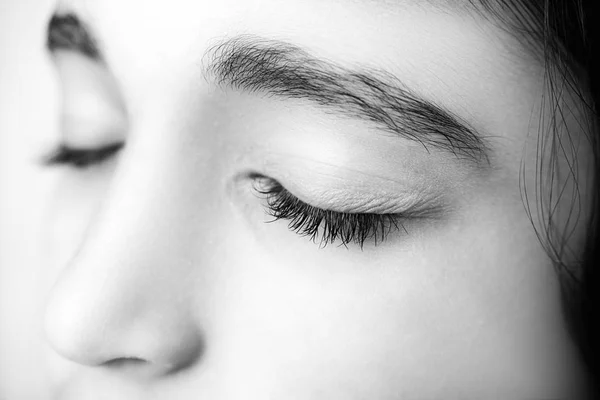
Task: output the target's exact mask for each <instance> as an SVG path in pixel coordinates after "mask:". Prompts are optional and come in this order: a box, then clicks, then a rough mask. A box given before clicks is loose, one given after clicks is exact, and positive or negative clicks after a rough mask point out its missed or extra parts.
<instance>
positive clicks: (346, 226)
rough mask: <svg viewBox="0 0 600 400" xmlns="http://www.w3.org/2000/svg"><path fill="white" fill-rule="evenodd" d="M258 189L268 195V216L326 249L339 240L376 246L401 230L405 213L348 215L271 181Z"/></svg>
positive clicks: (263, 181)
mask: <svg viewBox="0 0 600 400" xmlns="http://www.w3.org/2000/svg"><path fill="white" fill-rule="evenodd" d="M256 182H257V184H256V185H255V187H254V188H255V190H256V191H257V192H258V193H259V194H261V195H264V196H265V198H266V201H267V207H266V208H267V213H268V214H269V215H270V216H272V217H273V220H271V221H268V222H275V221H277V220H287V221H289V222H288V228H289V229H290V230H291V231H293V232H295V233H297V234H299V235H300V236H305V237H308V238H310V239H311V240H312V241H313V242H315V243H317V242H318V243H319V247H321V248H323V247H325V246H327V245H328V244H333V243H334V242H336V241H339V242H340V245H343V246H345V247H348V244H351V243H354V244H356V245H358V246H360V248H361V249H362V248H363V247H364V245H365V243H366V242H367V241H370V242H373V243H374V244H375V245H377V244H378V243H381V242H383V241H385V240H386V239H387V237H388V236H389V234H390V233H392V232H394V231H398V230H400V229H402V230H404V231H405V232H406V229H405V228H404V226H403V225H402V224H401V223H400V220H401V219H403V218H406V217H405V216H403V215H402V214H374V213H344V212H337V211H332V210H323V209H320V208H317V207H314V206H311V205H309V204H306V203H304V202H303V201H301V200H300V199H298V198H297V197H295V196H294V195H293V194H291V193H290V192H288V191H287V190H286V189H285V188H284V187H283V186H282V185H281V184H280V183H279V182H277V181H274V180H272V179H269V178H262V179H259V180H257V181H256Z"/></svg>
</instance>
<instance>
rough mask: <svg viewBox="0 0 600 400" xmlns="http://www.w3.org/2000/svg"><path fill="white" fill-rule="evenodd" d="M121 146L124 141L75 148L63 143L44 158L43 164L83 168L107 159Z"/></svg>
mask: <svg viewBox="0 0 600 400" xmlns="http://www.w3.org/2000/svg"><path fill="white" fill-rule="evenodd" d="M123 146H124V143H113V144H110V145H107V146H103V147H98V148H90V149H77V148H73V147H70V146H69V145H67V144H64V143H63V144H61V145H59V146H58V147H57V148H56V149H55V150H53V151H52V152H51V153H50V154H49V155H48V156H46V157H45V158H44V160H43V164H44V165H46V166H57V165H68V166H72V167H74V168H78V169H85V168H89V167H92V166H94V165H99V164H102V163H103V162H105V161H108V160H109V159H110V158H112V157H114V156H115V155H116V154H117V153H118V152H119V151H120V150H121V149H122V148H123Z"/></svg>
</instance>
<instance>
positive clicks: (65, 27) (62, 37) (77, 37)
mask: <svg viewBox="0 0 600 400" xmlns="http://www.w3.org/2000/svg"><path fill="white" fill-rule="evenodd" d="M46 48H47V49H48V50H49V51H50V52H51V53H54V52H56V51H58V50H69V51H74V52H76V53H80V54H82V55H84V56H86V57H89V58H91V59H93V60H95V61H101V60H102V55H101V54H100V50H99V48H98V42H97V40H96V39H95V38H94V36H93V35H92V34H91V32H90V30H89V28H88V27H87V26H86V25H85V24H84V23H83V22H82V21H81V20H80V19H79V17H78V16H77V15H75V14H73V13H67V14H54V15H52V18H50V21H49V22H48V28H47V32H46Z"/></svg>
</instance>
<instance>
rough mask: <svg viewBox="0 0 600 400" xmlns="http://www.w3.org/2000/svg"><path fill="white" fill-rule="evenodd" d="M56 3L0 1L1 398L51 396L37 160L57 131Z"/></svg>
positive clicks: (44, 190)
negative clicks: (52, 36) (48, 38)
mask: <svg viewBox="0 0 600 400" xmlns="http://www.w3.org/2000/svg"><path fill="white" fill-rule="evenodd" d="M53 3H54V1H53V0H0V399H1V400H22V399H23V400H28V399H36V400H37V399H47V398H48V397H47V393H45V389H44V386H45V385H44V379H45V377H44V372H43V371H44V369H43V352H42V344H43V337H42V335H41V333H40V332H41V318H40V317H41V305H43V297H44V295H45V291H44V290H43V289H42V287H43V282H41V281H42V280H43V276H44V274H43V271H44V260H42V259H41V258H42V257H41V255H40V254H41V253H40V252H39V251H38V250H37V247H38V243H39V236H40V232H39V226H40V218H42V217H43V214H44V200H45V199H47V198H48V195H49V189H50V187H51V183H52V179H53V176H52V174H51V173H50V172H48V171H44V170H43V169H41V168H40V167H39V163H38V161H37V160H38V158H39V156H40V154H43V151H44V150H45V149H47V146H48V144H49V142H50V141H51V140H52V138H53V137H54V135H56V133H57V129H56V126H57V112H56V110H57V106H58V104H57V90H56V81H55V76H54V71H53V69H52V67H51V65H50V62H49V60H48V57H47V55H46V53H45V51H44V39H45V27H46V23H47V20H48V17H49V15H50V14H51V11H52V9H53V7H54V4H53Z"/></svg>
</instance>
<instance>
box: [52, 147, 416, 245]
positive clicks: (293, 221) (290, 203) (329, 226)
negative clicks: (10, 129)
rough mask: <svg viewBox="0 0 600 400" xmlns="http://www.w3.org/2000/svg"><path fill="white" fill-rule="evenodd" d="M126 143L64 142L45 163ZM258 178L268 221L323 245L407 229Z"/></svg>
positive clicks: (393, 219) (78, 163) (84, 158)
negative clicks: (81, 145)
mask: <svg viewBox="0 0 600 400" xmlns="http://www.w3.org/2000/svg"><path fill="white" fill-rule="evenodd" d="M123 145H124V144H123V143H115V144H111V145H108V146H104V147H101V148H97V149H75V148H72V147H69V146H68V145H65V144H62V145H60V146H58V148H57V149H56V150H54V151H53V152H52V153H51V154H50V155H49V156H47V157H46V158H45V160H44V164H45V165H48V166H56V165H67V166H71V167H73V168H76V169H87V168H90V167H93V166H95V165H100V164H102V163H104V162H106V161H108V160H109V159H110V158H111V157H113V156H115V155H116V154H117V153H118V152H119V151H120V150H121V149H122V148H123ZM255 182H256V183H258V182H260V184H256V185H255V187H254V189H255V190H256V191H257V192H258V193H259V194H261V195H263V196H264V197H265V198H266V201H267V206H266V211H267V213H268V214H269V215H270V216H271V217H273V220H271V221H268V222H275V221H278V220H286V221H288V228H289V229H290V230H291V231H293V232H295V233H297V234H298V235H300V236H305V237H308V238H310V240H312V241H313V242H315V243H317V242H319V247H321V248H324V247H325V246H327V245H328V244H333V243H334V242H336V241H339V242H340V245H343V246H344V247H348V245H349V244H351V243H354V244H356V245H358V246H360V248H361V249H362V248H363V247H364V245H365V243H366V242H367V241H372V242H373V243H374V244H375V245H377V244H378V243H381V242H383V241H385V240H386V239H387V238H388V236H389V234H390V233H392V232H393V231H399V230H400V229H402V230H404V231H405V232H406V228H405V227H404V226H403V225H402V224H401V223H400V220H402V219H403V218H406V216H403V215H402V214H375V213H345V212H337V211H332V210H323V209H321V208H318V207H315V206H311V205H310V204H307V203H305V202H303V201H301V200H300V199H298V198H297V197H296V196H294V195H293V194H291V193H290V192H289V191H287V189H285V188H284V187H283V186H282V185H281V184H280V183H279V182H277V181H275V180H273V179H270V178H266V177H256V178H255ZM319 233H320V235H319ZM319 236H320V239H319Z"/></svg>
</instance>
